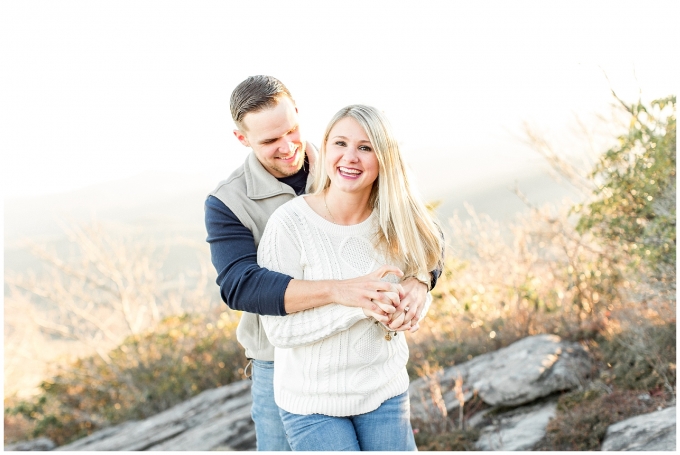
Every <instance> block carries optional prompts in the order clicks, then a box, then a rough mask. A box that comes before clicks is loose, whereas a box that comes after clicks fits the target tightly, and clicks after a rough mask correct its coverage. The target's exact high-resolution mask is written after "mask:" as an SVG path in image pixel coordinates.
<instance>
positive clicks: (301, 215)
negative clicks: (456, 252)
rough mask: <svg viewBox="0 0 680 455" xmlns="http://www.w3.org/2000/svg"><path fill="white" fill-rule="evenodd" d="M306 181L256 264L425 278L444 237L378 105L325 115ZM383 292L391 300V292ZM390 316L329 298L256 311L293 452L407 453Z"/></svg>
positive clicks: (316, 273)
mask: <svg viewBox="0 0 680 455" xmlns="http://www.w3.org/2000/svg"><path fill="white" fill-rule="evenodd" d="M314 187H315V191H314V192H313V193H312V194H311V195H308V196H301V197H299V198H296V199H294V200H292V201H290V202H288V203H286V204H284V205H283V206H281V207H280V208H279V209H278V210H277V211H276V212H274V214H273V215H272V217H271V218H270V220H269V221H268V223H267V228H266V229H265V232H264V234H263V237H262V240H261V241H260V245H259V248H258V263H259V264H260V265H261V266H262V267H267V268H269V269H272V270H276V271H279V272H283V273H286V274H288V275H291V276H292V277H293V278H297V279H305V280H322V279H346V278H352V277H355V276H361V275H365V274H367V273H369V272H372V271H374V270H376V269H378V268H379V267H380V266H382V265H385V264H391V265H395V266H398V267H399V268H400V269H401V270H402V271H403V272H404V276H406V277H409V276H415V277H417V278H418V279H419V280H421V281H422V282H424V283H429V280H430V275H429V270H433V269H435V268H437V266H438V265H439V261H440V257H441V251H442V239H441V237H440V232H439V229H438V228H437V226H436V225H435V223H434V222H433V220H432V219H431V217H430V215H429V213H428V211H427V209H426V208H425V205H424V204H423V203H422V202H421V201H420V200H419V199H418V198H417V197H416V196H415V194H414V191H413V189H412V187H411V186H410V184H409V181H408V179H407V175H406V169H405V165H404V163H403V160H402V157H401V154H400V152H399V147H398V145H397V142H396V140H395V138H394V135H393V134H392V131H391V129H390V126H389V124H388V122H387V119H386V118H385V117H384V115H383V114H382V113H381V112H379V111H378V110H377V109H375V108H372V107H369V106H362V105H353V106H348V107H346V108H343V109H341V110H340V111H339V112H338V113H337V114H336V115H335V116H334V117H333V119H332V120H331V122H330V123H329V125H328V127H327V128H326V132H325V134H324V138H323V143H322V146H321V150H320V155H319V159H318V164H317V166H316V169H315V185H314ZM384 279H387V280H390V281H393V282H397V281H398V280H399V279H398V278H397V277H396V276H395V275H393V274H390V275H388V276H386V277H385V278H384ZM391 298H392V300H395V301H396V303H397V304H398V296H394V295H393V296H391ZM430 300H431V297H430V296H429V295H428V305H429V301H430ZM428 305H426V307H427V306H428ZM395 306H396V305H395ZM381 309H382V310H383V311H384V312H386V313H391V312H394V310H393V309H391V310H390V311H388V310H387V309H385V308H381ZM425 311H426V309H425ZM400 317H402V318H403V316H401V315H400V314H396V313H394V314H393V315H392V319H388V317H387V316H385V315H384V314H383V313H382V312H381V313H373V312H371V311H368V310H365V309H363V308H350V307H346V306H342V305H338V304H330V305H326V306H323V307H319V308H314V309H311V310H306V311H302V312H299V313H294V314H290V315H288V316H286V317H277V316H264V317H263V318H262V321H263V325H264V328H265V331H266V332H267V336H268V338H269V340H270V341H271V342H272V344H273V345H274V346H275V347H276V353H275V365H276V366H275V368H274V391H275V400H276V403H277V405H278V406H279V408H280V409H281V418H282V420H283V424H284V428H285V429H286V434H287V437H288V440H289V443H290V445H291V447H292V448H293V450H416V447H415V442H414V439H413V432H412V429H411V424H410V421H409V401H408V385H409V380H408V375H407V373H406V362H407V360H408V347H407V344H406V340H405V338H404V335H399V334H398V333H397V331H392V330H391V329H388V328H387V326H385V325H384V324H383V323H389V322H390V321H394V320H396V319H398V318H400ZM421 317H422V315H421ZM404 328H405V327H401V329H404Z"/></svg>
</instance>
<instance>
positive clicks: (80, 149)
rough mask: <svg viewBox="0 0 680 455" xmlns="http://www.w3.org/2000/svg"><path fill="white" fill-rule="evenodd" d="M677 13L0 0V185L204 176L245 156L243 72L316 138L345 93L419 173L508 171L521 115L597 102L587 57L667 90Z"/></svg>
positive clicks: (13, 188)
mask: <svg viewBox="0 0 680 455" xmlns="http://www.w3.org/2000/svg"><path fill="white" fill-rule="evenodd" d="M679 12H680V2H678V1H677V0H673V1H645V2H640V1H635V2H633V1H630V2H626V1H612V2H598V1H594V0H589V1H575V0H569V1H507V0H504V1H477V0H475V1H471V0H469V1H451V0H446V1H426V0H419V1H403V0H400V1H394V0H391V1H371V0H360V1H352V0H343V1H334V2H322V1H280V0H279V1H274V0H272V1H239V2H236V1H184V2H178V1H169V0H162V1H143V0H134V1H120V0H118V1H110V2H99V1H92V0H86V1H77V2H74V1H55V0H50V1H27V0H22V1H9V0H4V1H3V2H2V3H0V61H1V62H2V69H0V112H1V115H2V117H1V118H0V141H1V143H2V182H3V192H4V197H5V198H14V197H17V196H29V195H40V194H47V193H54V192H60V191H66V190H71V189H76V188H81V187H83V186H86V185H89V184H92V183H97V182H102V181H107V180H114V179H119V178H123V177H128V176H132V175H135V174H138V173H141V172H146V171H164V172H165V171H170V172H182V173H187V174H193V175H201V176H204V177H205V179H206V182H209V184H208V186H209V187H211V186H213V185H214V184H215V183H217V181H218V180H220V179H222V178H225V177H226V176H228V174H229V173H230V172H231V170H233V169H234V168H235V167H236V166H237V165H238V164H240V163H241V162H242V161H243V159H244V157H245V156H246V152H247V150H246V149H245V148H244V147H242V146H241V145H240V144H238V143H237V142H236V140H235V138H234V137H233V135H232V133H231V131H232V129H233V124H232V122H231V118H230V115H229V109H228V101H229V95H230V93H231V90H232V89H233V88H234V87H235V86H236V85H237V84H238V83H239V82H240V81H241V80H243V79H244V78H246V77H247V76H249V75H253V74H271V75H274V76H276V77H278V78H279V79H281V80H282V81H283V82H284V83H285V84H286V85H287V86H288V88H289V89H290V90H291V92H292V93H293V96H294V97H295V99H296V101H297V103H298V106H299V109H300V112H301V116H302V120H303V126H304V127H305V131H306V133H307V137H308V139H310V140H312V141H314V142H316V143H318V141H319V137H320V135H321V132H322V131H323V129H324V127H325V125H326V122H327V121H328V120H329V119H330V117H331V116H332V114H333V113H335V112H336V111H337V110H338V109H339V108H341V107H342V106H345V105H347V104H351V103H359V102H360V103H366V104H372V105H375V106H377V107H379V108H381V109H383V110H384V111H385V112H386V113H387V115H388V117H389V118H390V119H391V120H392V122H393V123H394V125H395V127H396V130H397V132H398V135H399V137H400V140H401V142H402V144H403V146H404V149H405V152H406V153H407V154H408V156H409V159H410V160H411V161H412V162H414V161H415V162H416V163H415V165H414V167H415V168H417V169H420V170H421V180H422V169H424V168H427V167H431V168H432V176H433V178H432V179H431V181H434V180H441V179H442V178H443V177H442V176H447V177H446V178H450V179H451V180H458V181H461V182H463V181H468V180H471V179H476V178H481V177H480V176H482V175H484V176H489V175H494V174H497V173H503V172H506V173H507V172H512V171H513V170H514V169H520V168H521V167H522V166H524V165H525V164H526V162H527V161H530V160H532V159H533V158H532V156H531V155H530V154H528V153H527V152H526V150H523V148H522V146H521V144H520V143H519V141H517V140H516V139H514V137H513V135H514V134H515V133H516V132H517V131H519V127H520V125H521V124H522V122H523V121H531V122H533V123H535V124H537V125H542V126H545V127H546V128H552V129H557V130H559V129H560V128H566V125H567V124H568V122H569V121H570V120H571V119H573V116H574V115H575V114H577V115H587V114H589V113H593V112H598V111H603V110H606V109H607V106H608V105H609V104H610V103H611V97H610V94H609V85H608V82H607V80H606V79H605V77H604V76H603V71H605V72H606V73H607V75H608V76H609V79H610V81H611V85H612V87H613V88H614V89H616V90H617V92H618V93H619V94H620V95H621V96H622V97H624V98H626V99H629V100H634V99H635V98H636V97H637V94H638V90H639V89H642V94H643V98H645V99H652V98H655V97H659V96H665V95H668V94H671V93H675V94H677V88H678V75H680V65H679V61H678V59H677V58H671V57H672V55H673V54H674V52H676V51H677V49H678V44H680V39H679V38H680V33H679V32H678V20H677V19H678V17H679V14H678V13H679ZM534 158H535V157H534ZM466 179H467V180H466ZM431 181H430V182H427V181H426V182H424V183H425V184H426V185H428V184H432V183H431ZM432 185H434V184H432Z"/></svg>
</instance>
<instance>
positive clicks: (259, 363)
mask: <svg viewBox="0 0 680 455" xmlns="http://www.w3.org/2000/svg"><path fill="white" fill-rule="evenodd" d="M252 368H253V376H252V379H253V385H252V386H251V393H252V396H253V407H252V408H251V411H250V414H251V416H252V417H253V422H255V437H256V438H257V450H267V451H282V450H290V445H288V440H287V439H286V433H285V431H284V430H283V424H282V423H281V416H279V407H278V406H277V405H276V403H275V402H274V362H268V361H265V360H255V359H253V360H252Z"/></svg>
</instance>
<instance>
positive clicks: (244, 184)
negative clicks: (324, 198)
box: [210, 152, 313, 360]
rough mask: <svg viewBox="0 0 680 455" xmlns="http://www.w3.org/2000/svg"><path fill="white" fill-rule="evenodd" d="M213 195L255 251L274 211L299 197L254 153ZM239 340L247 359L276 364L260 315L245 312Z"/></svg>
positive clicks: (309, 184)
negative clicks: (248, 237)
mask: <svg viewBox="0 0 680 455" xmlns="http://www.w3.org/2000/svg"><path fill="white" fill-rule="evenodd" d="M312 153H313V152H312ZM312 181H313V178H312V173H311V172H310V173H309V177H308V178H307V187H306V190H305V191H306V192H308V191H310V187H311V184H312ZM210 195H211V196H215V197H216V198H217V199H219V200H220V201H222V202H223V203H224V205H226V206H227V207H229V209H230V210H231V211H232V212H234V215H236V217H237V218H238V219H239V221H241V223H242V224H243V225H244V226H245V227H247V228H248V229H250V231H251V232H252V233H253V237H254V238H255V246H256V247H257V246H258V245H259V244H260V239H261V238H262V233H263V232H264V227H265V226H266V224H267V220H269V217H270V216H271V214H272V213H274V210H276V209H277V208H279V207H280V206H281V205H283V204H284V203H286V202H288V201H290V200H291V199H293V198H294V197H295V196H296V195H295V191H293V189H292V188H291V187H290V186H288V185H286V184H284V183H281V182H279V181H278V180H277V179H276V177H274V176H273V175H271V174H270V173H269V172H268V171H267V170H266V169H265V168H264V166H262V164H261V163H260V161H259V160H258V159H257V157H256V156H255V154H254V153H253V152H250V155H248V157H247V158H246V161H245V163H243V165H242V166H241V167H239V168H238V169H236V170H235V171H234V172H233V173H232V174H231V175H230V176H229V178H228V179H226V180H223V181H222V182H220V183H219V184H218V185H217V188H215V190H214V191H213V192H212V193H210ZM236 338H237V339H238V342H239V343H241V345H242V346H243V347H244V348H245V350H246V357H248V358H251V359H257V360H274V346H272V344H271V343H270V342H269V339H267V335H266V334H265V332H264V328H263V327H262V322H261V321H260V316H259V315H257V314H253V313H245V312H244V313H243V314H242V315H241V321H240V322H239V325H238V328H237V329H236Z"/></svg>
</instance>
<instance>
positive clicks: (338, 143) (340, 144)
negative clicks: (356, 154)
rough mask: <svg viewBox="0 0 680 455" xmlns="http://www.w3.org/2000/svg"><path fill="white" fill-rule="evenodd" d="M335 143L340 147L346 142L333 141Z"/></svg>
mask: <svg viewBox="0 0 680 455" xmlns="http://www.w3.org/2000/svg"><path fill="white" fill-rule="evenodd" d="M335 145H338V146H340V147H344V146H345V145H347V144H345V141H335Z"/></svg>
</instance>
